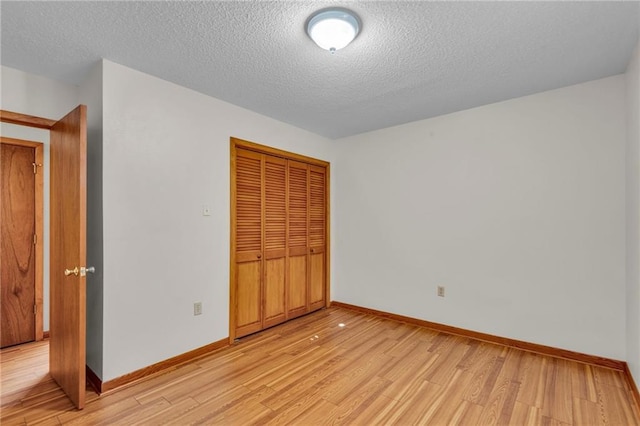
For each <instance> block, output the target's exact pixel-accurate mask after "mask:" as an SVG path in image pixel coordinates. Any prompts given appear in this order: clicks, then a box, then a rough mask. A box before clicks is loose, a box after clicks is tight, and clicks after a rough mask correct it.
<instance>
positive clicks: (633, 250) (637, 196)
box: [626, 44, 640, 384]
mask: <svg viewBox="0 0 640 426" xmlns="http://www.w3.org/2000/svg"><path fill="white" fill-rule="evenodd" d="M626 84H627V151H626V161H627V164H626V171H627V173H626V178H627V182H626V183H627V186H626V188H627V194H626V196H627V220H626V228H627V229H626V236H627V241H626V242H627V247H626V248H627V253H626V254H627V257H626V266H627V268H626V269H627V288H626V291H627V293H626V313H627V318H626V319H627V324H626V325H627V329H626V331H627V335H626V340H627V355H626V360H627V363H628V364H629V369H630V370H631V373H632V375H633V377H634V380H635V382H636V383H637V384H640V170H639V169H640V44H639V45H638V46H636V49H635V51H634V53H633V56H632V58H631V61H630V62H629V66H628V68H627V72H626Z"/></svg>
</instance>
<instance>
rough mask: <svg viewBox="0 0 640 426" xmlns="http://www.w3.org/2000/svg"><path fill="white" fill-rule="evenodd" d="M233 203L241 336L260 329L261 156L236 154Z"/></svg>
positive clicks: (237, 322) (238, 332)
mask: <svg viewBox="0 0 640 426" xmlns="http://www.w3.org/2000/svg"><path fill="white" fill-rule="evenodd" d="M235 161H236V164H235V170H236V173H235V182H232V185H233V186H232V188H234V191H233V192H232V202H234V203H235V210H236V215H235V217H232V221H235V223H233V222H232V229H235V239H234V241H235V248H234V247H232V249H235V271H234V275H235V276H234V277H232V279H233V282H234V286H235V288H234V291H233V294H235V306H234V307H233V308H232V309H233V311H234V312H233V314H234V315H235V318H234V323H235V336H236V337H242V336H246V335H247V334H251V333H255V332H256V331H260V330H261V329H262V297H263V295H262V254H263V253H262V229H263V214H262V205H263V193H262V191H263V186H262V180H263V179H262V176H263V161H262V155H261V154H258V153H255V152H252V151H247V150H243V149H238V150H237V151H236V157H235Z"/></svg>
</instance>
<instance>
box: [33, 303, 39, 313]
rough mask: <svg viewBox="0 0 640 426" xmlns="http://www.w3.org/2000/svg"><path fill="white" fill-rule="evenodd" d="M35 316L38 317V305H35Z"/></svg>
mask: <svg viewBox="0 0 640 426" xmlns="http://www.w3.org/2000/svg"><path fill="white" fill-rule="evenodd" d="M33 315H38V305H35V304H34V305H33Z"/></svg>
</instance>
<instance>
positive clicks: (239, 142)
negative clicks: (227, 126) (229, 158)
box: [231, 137, 329, 167]
mask: <svg viewBox="0 0 640 426" xmlns="http://www.w3.org/2000/svg"><path fill="white" fill-rule="evenodd" d="M231 145H232V146H235V147H239V148H242V149H246V150H249V151H255V152H259V153H263V154H268V155H272V156H274V157H280V158H286V159H290V160H294V161H299V162H302V163H307V164H314V165H316V166H320V167H328V166H329V162H327V161H324V160H318V159H317V158H313V157H307V156H306V155H301V154H297V153H295V152H291V151H285V150H282V149H278V148H272V147H270V146H267V145H261V144H259V143H255V142H251V141H247V140H243V139H238V138H234V137H232V138H231Z"/></svg>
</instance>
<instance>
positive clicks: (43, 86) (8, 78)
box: [0, 66, 78, 331]
mask: <svg viewBox="0 0 640 426" xmlns="http://www.w3.org/2000/svg"><path fill="white" fill-rule="evenodd" d="M0 74H1V75H0V79H1V81H2V83H1V84H2V92H1V93H2V96H1V97H0V109H4V110H8V111H13V112H19V113H22V114H28V115H34V116H37V117H44V118H50V119H53V120H57V119H59V118H62V117H64V116H65V115H66V114H67V113H68V112H69V111H71V110H72V109H73V108H75V107H76V106H77V105H78V88H77V87H76V86H71V85H68V84H65V83H60V82H58V81H55V80H50V79H48V78H44V77H39V76H36V75H33V74H28V73H25V72H22V71H19V70H16V69H13V68H9V67H5V66H0ZM0 134H1V135H2V136H6V137H12V138H18V139H25V140H30V141H34V142H41V143H43V144H44V146H43V156H44V159H43V167H42V171H43V173H44V190H43V197H44V205H43V209H44V214H43V217H44V236H43V237H44V239H43V248H44V250H43V252H44V255H43V308H44V309H43V329H44V330H45V331H47V330H49V131H48V130H42V129H36V128H32V127H24V126H16V125H13V124H7V123H0Z"/></svg>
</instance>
